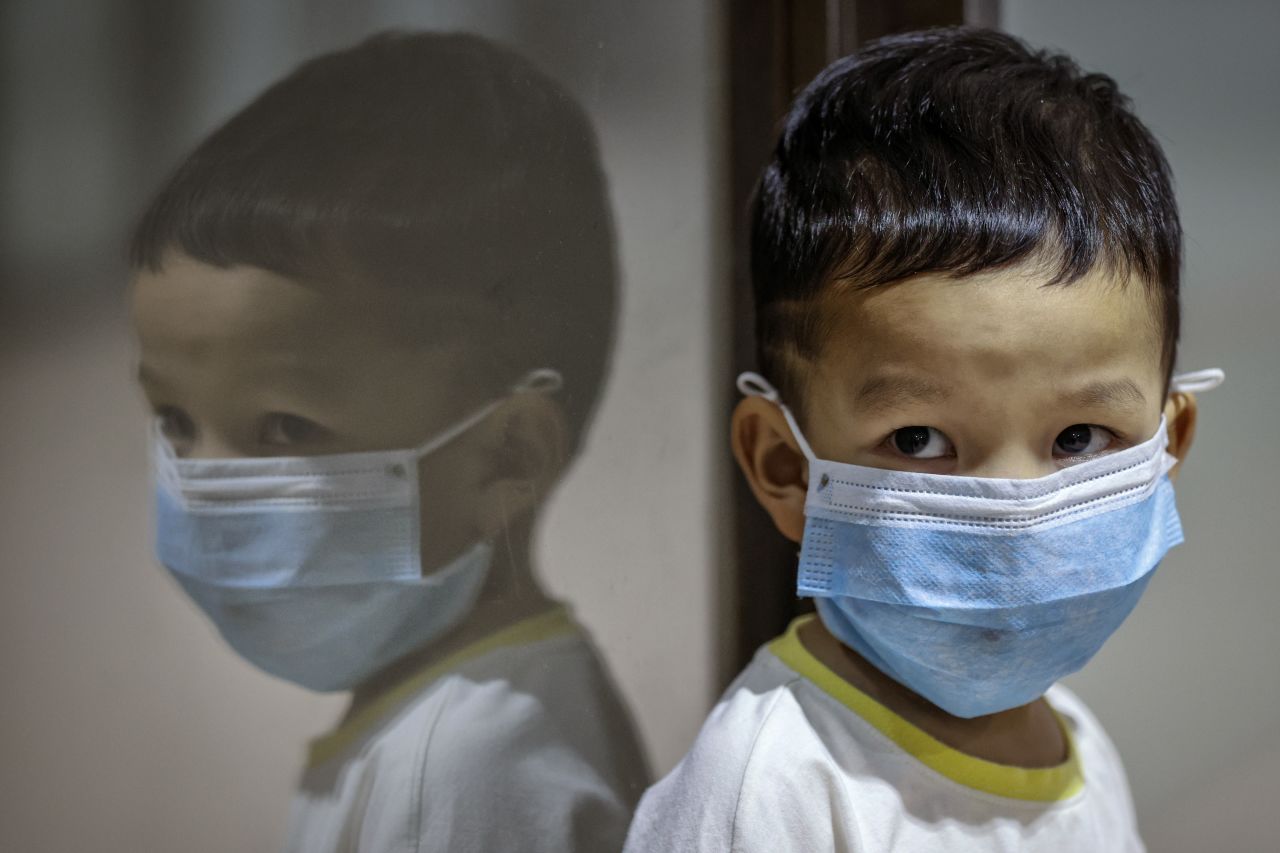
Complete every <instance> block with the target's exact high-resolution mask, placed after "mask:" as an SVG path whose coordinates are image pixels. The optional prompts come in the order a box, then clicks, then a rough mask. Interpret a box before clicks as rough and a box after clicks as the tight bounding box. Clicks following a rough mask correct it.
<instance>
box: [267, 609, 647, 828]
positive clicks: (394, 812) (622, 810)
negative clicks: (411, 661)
mask: <svg viewBox="0 0 1280 853" xmlns="http://www.w3.org/2000/svg"><path fill="white" fill-rule="evenodd" d="M646 784H647V770H646V764H645V761H644V759H643V757H642V753H641V752H640V748H639V745H638V743H637V741H636V737H635V733H634V731H633V730H632V728H631V723H630V720H629V718H628V716H627V714H626V712H625V710H624V708H623V706H622V705H621V704H620V702H619V700H618V698H617V696H616V694H615V692H614V689H613V686H612V684H611V683H610V682H609V679H608V676H607V674H606V673H605V671H604V669H603V667H602V665H601V663H600V661H599V659H598V658H597V656H596V654H595V652H594V650H593V649H592V647H591V645H590V643H589V642H588V641H587V639H586V637H585V636H584V635H583V634H582V632H581V630H580V629H578V628H577V627H576V626H575V624H574V623H573V622H572V620H571V619H570V617H569V616H568V614H567V613H566V612H565V610H563V609H558V610H554V611H550V612H548V613H544V614H542V615H540V616H535V617H533V618H531V619H528V620H525V621H523V622H520V623H517V624H515V625H512V626H510V627H508V628H506V629H504V630H502V631H499V632H498V633H496V634H493V635H491V636H489V637H487V638H485V639H483V640H480V641H479V642H477V643H475V644H473V645H471V646H468V647H466V648H464V649H462V650H461V651H459V652H457V653H455V654H453V655H451V656H449V657H448V658H446V659H444V660H442V661H440V662H438V663H436V664H435V665H433V666H431V667H430V668H429V669H427V670H425V671H423V672H421V673H419V674H417V675H416V676H413V677H411V678H409V679H407V680H406V681H405V682H403V683H402V684H400V685H399V686H398V687H396V688H395V689H394V690H393V691H391V692H390V693H389V694H388V695H386V696H384V697H383V698H382V699H381V700H379V701H378V702H377V703H375V705H373V706H370V707H369V708H367V709H366V710H365V711H364V712H362V713H360V714H358V715H357V716H356V717H354V718H353V719H351V720H350V721H348V722H346V723H344V724H343V725H342V726H341V727H339V728H338V729H337V730H336V731H334V732H332V733H331V734H329V735H327V736H326V737H323V738H321V739H319V740H317V741H314V742H313V743H312V745H311V755H310V759H309V761H308V765H307V768H306V770H305V772H304V773H303V776H302V781H301V784H300V785H299V790H298V792H297V793H296V795H295V797H294V802H293V808H292V813H291V815H290V825H289V841H288V845H287V846H288V849H289V850H290V851H298V853H330V851H332V853H339V851H342V853H390V851H397V853H399V851H414V853H418V851H423V853H425V851H450V853H458V851H462V853H466V851H526V850H528V851H541V850H547V851H552V850H554V851H557V852H558V853H559V852H560V851H568V853H574V851H590V853H595V851H604V852H605V853H615V851H617V850H619V849H621V847H622V840H623V837H624V836H625V834H626V830H627V824H628V822H629V820H630V817H631V812H632V810H633V808H634V805H635V801H636V800H637V799H638V798H639V795H640V792H641V791H643V789H644V786H645V785H646Z"/></svg>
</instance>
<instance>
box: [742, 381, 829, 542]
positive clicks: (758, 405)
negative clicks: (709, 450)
mask: <svg viewBox="0 0 1280 853" xmlns="http://www.w3.org/2000/svg"><path fill="white" fill-rule="evenodd" d="M729 443H730V445H731V446H732V447H733V458H734V459H736V460H738V467H739V468H741V469H742V473H743V474H744V475H745V476H746V478H747V483H748V484H749V485H750V486H751V491H752V493H753V494H755V496H756V500H757V501H759V502H760V505H761V506H762V507H764V508H765V511H766V512H768V513H769V516H770V517H771V518H773V523H774V525H775V526H776V527H777V528H778V530H779V532H781V533H782V535H783V536H785V537H787V538H788V539H790V540H791V541H792V542H799V541H800V539H801V538H802V537H803V536H804V498H805V494H806V493H807V492H808V489H809V462H808V460H807V459H805V457H804V453H802V452H801V450H800V446H799V445H798V444H796V440H795V437H794V436H793V435H792V434H791V429H790V428H789V427H788V426H787V420H786V418H785V417H783V414H782V411H781V410H780V409H779V408H778V407H777V405H775V404H774V403H771V402H769V401H768V400H765V399H764V398H762V397H744V398H743V399H742V400H740V401H739V402H738V405H737V407H736V408H735V409H734V410H733V420H732V424H731V426H730V435H729Z"/></svg>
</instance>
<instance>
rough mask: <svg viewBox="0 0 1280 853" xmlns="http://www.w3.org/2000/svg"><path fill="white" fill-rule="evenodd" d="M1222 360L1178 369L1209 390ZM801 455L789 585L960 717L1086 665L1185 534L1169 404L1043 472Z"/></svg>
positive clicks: (753, 389)
mask: <svg viewBox="0 0 1280 853" xmlns="http://www.w3.org/2000/svg"><path fill="white" fill-rule="evenodd" d="M1220 381H1221V371H1205V372H1204V373H1202V374H1198V375H1196V376H1194V377H1192V376H1182V377H1175V381H1174V385H1173V388H1174V390H1205V389H1207V388H1211V387H1213V386H1214V385H1216V384H1218V382H1220ZM738 387H739V388H740V389H741V390H742V391H743V393H746V394H754V395H757V396H762V397H765V398H766V399H769V400H771V401H773V402H774V403H777V404H778V405H779V406H781V408H782V411H783V413H784V414H785V416H786V418H787V423H788V424H789V425H790V427H791V430H792V433H793V434H794V436H795V439H796V442H797V443H798V444H799V445H800V448H801V450H802V451H803V452H804V454H805V456H807V457H808V459H809V490H808V494H807V496H806V498H805V516H806V520H805V530H804V538H803V541H802V543H801V551H800V572H799V579H798V586H797V589H798V592H799V594H800V595H801V596H812V597H814V598H815V599H817V600H816V602H815V603H816V604H817V608H818V615H819V616H820V617H821V618H822V621H823V624H824V625H825V626H826V627H827V629H828V630H829V631H830V632H831V633H832V634H833V635H834V636H835V637H836V638H837V639H839V640H840V641H841V642H842V643H844V644H845V645H847V646H849V647H850V648H852V649H853V650H854V651H856V652H858V654H860V655H862V657H864V658H866V659H867V661H869V662H870V663H871V664H872V665H874V666H875V667H876V668H877V669H879V670H880V671H881V672H883V673H885V674H886V675H888V676H890V677H891V678H893V679H894V680H895V681H897V682H899V683H900V684H903V685H905V686H906V687H908V688H910V689H911V690H913V691H915V692H916V693H918V694H920V695H921V696H923V697H925V698H926V699H928V700H929V701H930V702H932V703H934V704H935V705H937V706H938V707H940V708H942V709H943V710H945V711H947V712H949V713H951V714H954V715H955V716H958V717H977V716H981V715H984V714H992V713H995V712H997V711H1003V710H1006V709H1008V708H1015V707H1018V706H1019V705H1025V704H1026V703H1028V702H1031V701H1032V700H1034V699H1036V698H1038V697H1039V696H1041V695H1043V694H1044V692H1045V691H1046V690H1047V689H1048V688H1049V686H1050V685H1052V684H1053V683H1054V682H1055V681H1057V680H1058V679H1059V678H1062V677H1063V676H1065V675H1068V674H1070V673H1072V672H1075V671H1076V670H1078V669H1080V668H1081V667H1083V666H1084V665H1085V663H1086V662H1087V661H1088V660H1089V659H1090V658H1091V657H1093V655H1094V654H1095V653H1096V652H1097V651H1098V649H1099V648H1101V646H1102V644H1103V642H1105V641H1106V639H1107V638H1108V637H1109V636H1111V634H1112V633H1113V632H1114V631H1115V630H1116V628H1118V627H1119V626H1120V623H1121V622H1122V621H1123V620H1124V618H1125V617H1126V616H1128V615H1129V612H1130V611H1131V610H1132V609H1133V607H1134V606H1135V605H1136V604H1137V602H1138V598H1139V596H1141V595H1142V592H1143V590H1144V589H1145V588H1146V586H1147V582H1148V581H1149V580H1150V579H1151V575H1152V573H1153V572H1154V571H1155V568H1156V565H1157V564H1158V563H1159V562H1160V559H1161V558H1162V557H1163V556H1164V554H1165V552H1166V551H1168V550H1169V549H1170V548H1172V547H1173V546H1174V545H1177V544H1178V543H1179V542H1181V541H1182V528H1181V525H1180V524H1179V521H1178V513H1177V509H1176V508H1175V507H1174V499H1173V486H1172V485H1171V484H1170V482H1169V478H1168V476H1167V474H1168V471H1169V469H1170V468H1172V467H1173V465H1174V464H1175V463H1176V461H1177V460H1176V459H1175V458H1174V457H1173V456H1171V455H1169V454H1168V453H1166V452H1165V448H1166V445H1167V441H1168V440H1167V436H1166V432H1165V423H1164V419H1163V417H1162V418H1161V421H1160V427H1159V429H1157V430H1156V434H1155V435H1154V436H1152V437H1151V438H1150V439H1148V440H1147V441H1145V442H1143V443H1142V444H1139V445H1136V446H1134V447H1130V448H1127V449H1125V450H1121V451H1118V452H1116V453H1112V454H1108V455H1105V456H1101V457H1098V458H1096V459H1092V460H1090V461H1087V462H1081V463H1079V464H1077V465H1073V466H1071V467H1069V468H1066V469H1063V470H1061V471H1057V472H1055V473H1053V474H1050V475H1048V476H1047V477H1040V478H1038V479H1033V480H1006V479H995V478H986V477H961V476H950V475H939V474H921V473H914V472H907V471H888V470H884V469H880V468H868V467H864V466H860V465H848V464H844V463H840V462H831V461H828V460H825V459H819V458H817V457H816V456H815V455H814V453H813V451H812V449H810V447H809V444H808V442H807V441H805V439H804V436H803V434H802V433H801V432H800V428H799V426H798V425H797V424H796V421H795V418H794V417H793V416H792V414H791V412H790V410H789V409H787V407H786V406H783V405H782V403H781V401H780V400H779V398H778V394H777V392H776V391H775V390H774V389H773V387H772V386H770V385H769V383H768V382H767V381H765V380H764V379H763V378H762V377H760V376H758V375H756V374H751V373H745V374H743V375H742V376H741V377H739V379H738Z"/></svg>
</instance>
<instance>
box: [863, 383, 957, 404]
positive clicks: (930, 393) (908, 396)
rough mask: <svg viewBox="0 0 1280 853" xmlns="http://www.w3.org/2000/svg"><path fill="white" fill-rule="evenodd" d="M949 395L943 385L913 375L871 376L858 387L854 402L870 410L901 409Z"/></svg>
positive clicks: (939, 399)
mask: <svg viewBox="0 0 1280 853" xmlns="http://www.w3.org/2000/svg"><path fill="white" fill-rule="evenodd" d="M950 396H951V390H950V389H949V388H947V387H945V386H943V385H938V384H935V383H933V382H930V381H929V380H927V379H920V378H917V377H914V376H885V375H881V376H873V377H871V378H870V379H868V380H867V381H866V382H864V383H862V387H861V388H859V389H858V393H857V395H856V396H855V397H854V403H855V405H857V406H858V407H859V408H863V409H867V410H870V411H884V410H886V409H901V408H903V407H905V406H907V405H908V404H910V403H937V402H939V401H941V400H945V399H946V398H948V397H950Z"/></svg>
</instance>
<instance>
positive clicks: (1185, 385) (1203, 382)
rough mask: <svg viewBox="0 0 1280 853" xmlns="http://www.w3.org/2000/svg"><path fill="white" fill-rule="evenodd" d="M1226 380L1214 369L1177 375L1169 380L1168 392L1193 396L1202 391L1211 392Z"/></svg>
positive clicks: (1224, 376)
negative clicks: (1184, 392) (1182, 392)
mask: <svg viewBox="0 0 1280 853" xmlns="http://www.w3.org/2000/svg"><path fill="white" fill-rule="evenodd" d="M1226 378H1227V374H1225V373H1223V372H1222V371H1221V370H1220V369H1218V368H1216V367H1210V368H1209V369H1208V370H1194V371H1191V372H1190V373H1178V374H1175V375H1174V377H1173V378H1172V379H1170V380H1169V390H1170V391H1190V392H1192V393H1193V394H1198V393H1200V392H1202V391H1212V390H1213V389H1214V388H1217V387H1218V386H1219V385H1221V384H1222V383H1223V382H1224V381H1225V380H1226Z"/></svg>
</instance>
